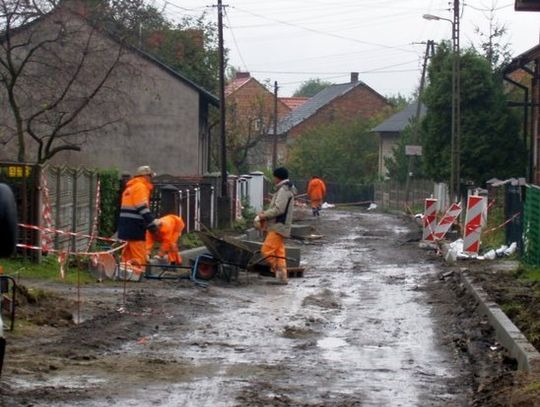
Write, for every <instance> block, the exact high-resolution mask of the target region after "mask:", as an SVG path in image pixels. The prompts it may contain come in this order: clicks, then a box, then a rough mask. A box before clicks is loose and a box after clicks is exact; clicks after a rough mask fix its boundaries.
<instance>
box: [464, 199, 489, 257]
mask: <svg viewBox="0 0 540 407" xmlns="http://www.w3.org/2000/svg"><path fill="white" fill-rule="evenodd" d="M486 204H487V199H486V197H483V196H477V195H471V196H469V198H468V199H467V214H466V216H465V233H464V236H463V251H464V252H465V253H467V254H478V252H479V251H480V237H481V233H482V226H483V225H485V224H486V222H487V210H486Z"/></svg>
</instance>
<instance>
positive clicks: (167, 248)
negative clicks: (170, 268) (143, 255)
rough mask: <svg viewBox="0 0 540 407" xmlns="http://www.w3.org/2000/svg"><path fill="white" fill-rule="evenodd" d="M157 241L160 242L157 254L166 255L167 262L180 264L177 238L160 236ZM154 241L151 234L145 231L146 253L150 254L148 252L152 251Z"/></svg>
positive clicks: (180, 258)
mask: <svg viewBox="0 0 540 407" xmlns="http://www.w3.org/2000/svg"><path fill="white" fill-rule="evenodd" d="M157 241H158V242H159V243H161V245H160V247H159V255H160V256H167V258H168V259H169V263H175V264H182V257H181V256H180V253H179V252H178V238H176V239H174V238H173V239H172V240H171V239H170V238H169V237H165V238H163V237H161V238H160V240H157ZM154 242H156V239H155V238H154V236H153V234H152V233H150V232H147V233H146V250H147V253H148V255H150V252H151V251H152V247H154Z"/></svg>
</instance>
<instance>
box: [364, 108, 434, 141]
mask: <svg viewBox="0 0 540 407" xmlns="http://www.w3.org/2000/svg"><path fill="white" fill-rule="evenodd" d="M417 103H418V102H413V103H411V104H410V105H408V106H407V107H406V108H405V109H403V110H401V111H400V112H397V113H396V114H394V115H392V116H390V117H389V118H388V119H386V120H385V121H384V122H382V123H381V124H379V125H378V126H377V127H375V128H374V129H373V130H371V131H373V132H377V133H399V132H401V131H403V130H404V129H405V127H407V126H408V125H409V123H410V121H411V120H412V119H413V118H414V116H415V115H416V106H417ZM426 110H427V109H426V107H425V106H424V105H421V106H420V117H423V116H424V115H425V114H426Z"/></svg>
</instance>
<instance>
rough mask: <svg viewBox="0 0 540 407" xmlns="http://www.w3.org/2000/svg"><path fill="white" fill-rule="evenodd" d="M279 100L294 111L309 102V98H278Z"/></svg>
mask: <svg viewBox="0 0 540 407" xmlns="http://www.w3.org/2000/svg"><path fill="white" fill-rule="evenodd" d="M279 100H281V101H282V102H283V103H284V104H285V105H286V106H287V107H288V108H289V109H291V110H294V109H296V108H297V107H300V106H302V105H303V104H304V103H305V102H306V101H307V100H309V98H308V97H300V96H293V97H283V98H279Z"/></svg>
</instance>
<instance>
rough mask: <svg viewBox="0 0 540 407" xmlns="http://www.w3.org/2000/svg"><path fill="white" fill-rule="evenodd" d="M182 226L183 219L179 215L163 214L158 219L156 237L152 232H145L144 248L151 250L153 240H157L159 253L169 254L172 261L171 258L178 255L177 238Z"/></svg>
mask: <svg viewBox="0 0 540 407" xmlns="http://www.w3.org/2000/svg"><path fill="white" fill-rule="evenodd" d="M184 226H185V225H184V221H183V220H182V218H181V217H180V216H176V215H166V216H163V217H162V218H160V219H159V236H158V237H157V238H156V237H155V236H154V235H153V234H152V233H150V232H147V233H146V248H147V249H148V250H151V249H152V246H153V245H154V241H158V242H160V243H161V246H160V248H159V254H160V255H162V256H164V255H169V259H170V260H171V261H174V260H173V258H175V257H177V256H178V239H180V235H181V234H182V230H184ZM171 255H172V258H171Z"/></svg>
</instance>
